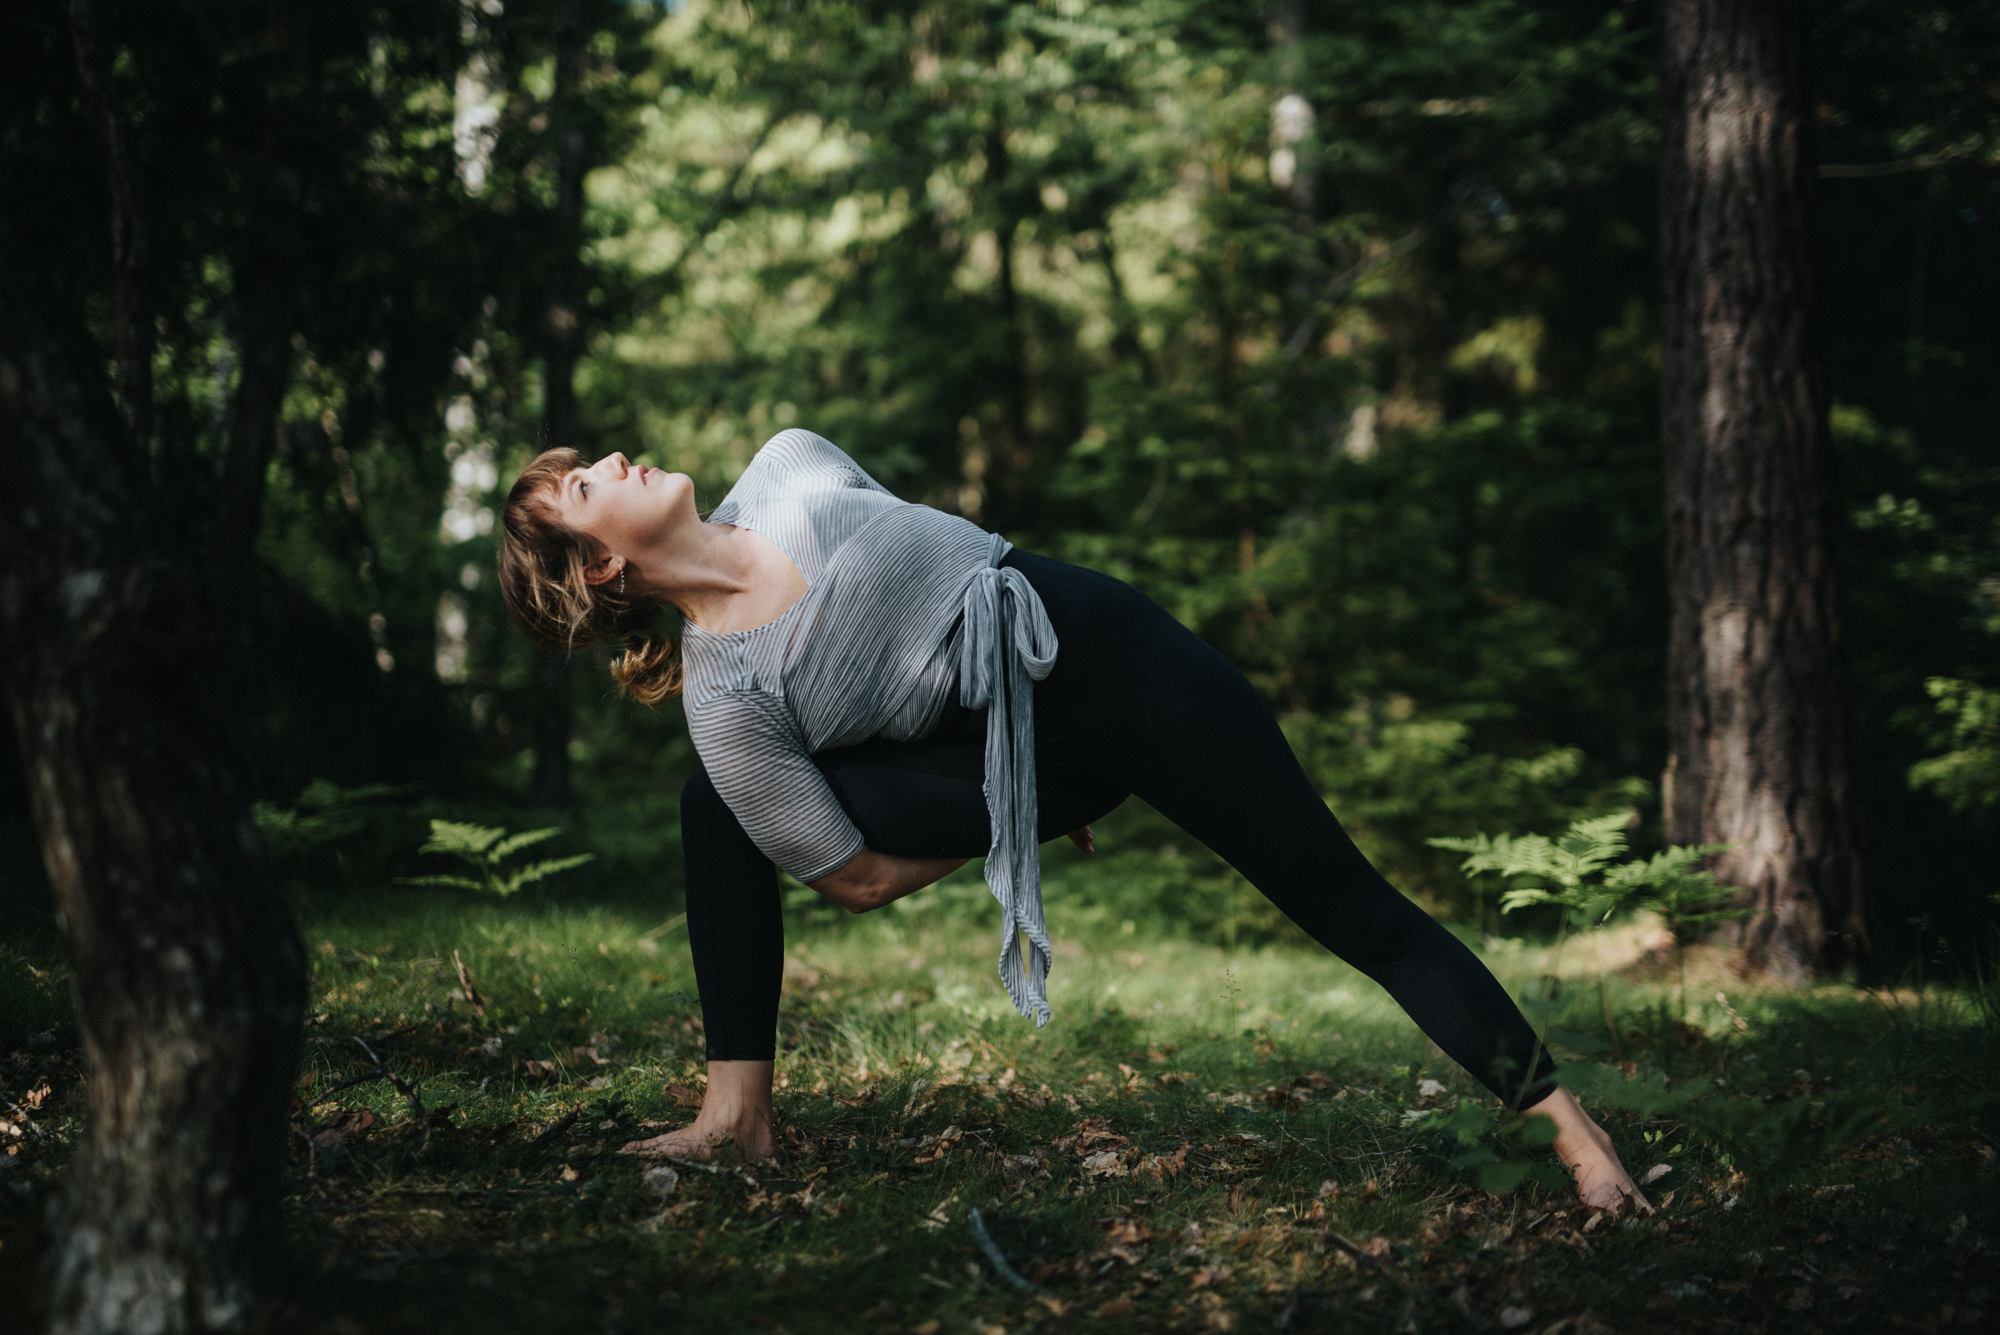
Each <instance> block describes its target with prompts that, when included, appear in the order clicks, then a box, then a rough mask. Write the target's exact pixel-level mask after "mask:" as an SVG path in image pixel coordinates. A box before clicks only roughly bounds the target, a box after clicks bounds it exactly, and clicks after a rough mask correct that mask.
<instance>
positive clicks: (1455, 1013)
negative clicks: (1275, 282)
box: [1007, 553, 1552, 1106]
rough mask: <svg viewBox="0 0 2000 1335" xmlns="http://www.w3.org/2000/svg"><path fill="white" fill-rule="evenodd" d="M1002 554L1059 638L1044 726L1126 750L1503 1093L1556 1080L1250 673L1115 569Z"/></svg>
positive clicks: (1255, 878)
mask: <svg viewBox="0 0 2000 1335" xmlns="http://www.w3.org/2000/svg"><path fill="white" fill-rule="evenodd" d="M1007 559H1008V561H1009V562H1010V563H1014V564H1017V565H1018V566H1019V568H1020V570H1021V571H1022V573H1023V574H1025V575H1027V577H1028V579H1029V582H1030V583H1032V584H1034V586H1035V589H1036V591H1037V592H1038V593H1040V594H1041V596H1042V601H1043V604H1044V606H1046V607H1047V608H1048V610H1049V616H1050V619H1051V620H1052V621H1053V622H1054V623H1055V628H1056V637H1057V640H1058V642H1059V643H1060V645H1061V648H1060V649H1059V651H1058V656H1057V667H1056V671H1055V673H1052V674H1051V675H1050V678H1049V680H1048V681H1047V682H1045V683H1043V684H1044V686H1046V687H1048V688H1049V689H1048V690H1047V691H1044V692H1037V694H1036V697H1035V708H1036V716H1037V717H1036V721H1037V725H1038V727H1037V731H1038V733H1039V732H1040V731H1041V729H1040V726H1039V725H1040V724H1041V722H1042V716H1043V715H1044V714H1047V715H1049V716H1050V723H1051V727H1052V728H1055V729H1058V730H1061V729H1067V730H1068V732H1069V734H1070V735H1069V736H1068V738H1067V744H1066V746H1065V748H1064V749H1065V750H1068V751H1073V752H1080V753H1082V758H1081V759H1079V760H1078V761H1077V762H1076V763H1089V760H1088V757H1089V755H1090V754H1091V753H1092V752H1096V753H1098V754H1102V753H1104V752H1106V751H1115V752H1116V753H1117V761H1116V763H1117V765H1118V766H1119V767H1120V768H1122V769H1123V771H1124V773H1125V774H1126V776H1127V777H1128V778H1129V781H1130V783H1131V785H1132V791H1133V792H1135V793H1137V794H1138V795H1139V796H1140V797H1143V798H1145V799H1146V800H1147V801H1148V802H1150V803H1152V804H1153V806H1154V807H1156V808H1158V809H1159V811H1160V813H1161V814H1162V815H1164V816H1166V817H1167V818H1168V819H1169V820H1172V821H1173V822H1174V823H1175V824H1177V825H1179V826H1180V827H1181V828H1182V829H1184V830H1186V831H1187V832H1188V833H1189V834H1191V835H1193V836H1194V837H1195V838H1197V839H1199V840H1201V841H1202V842H1203V843H1204V844H1207V845H1208V846H1209V847H1210V848H1211V849H1213V850H1215V852H1216V853H1217V854H1219V855H1220V856H1221V857H1223V858H1224V859H1225V860H1227V861H1228V862H1229V864H1230V865H1231V866H1233V867H1235V868H1236V869H1237V870H1238V871H1240V872H1242V873H1243V875H1244V876H1245V877H1246V878H1247V879H1248V880H1249V881H1250V883H1251V884H1252V885H1255V886H1256V887H1257V888H1258V889H1259V890H1261V891H1263V892H1264V894H1265V895H1267V896H1269V897H1270V899H1271V900H1272V902H1274V903H1275V904H1277V906H1278V907H1279V908H1280V909H1282V910H1283V911H1284V913H1285V915H1286V916H1287V917H1289V918H1290V919H1291V920H1292V921H1293V922H1295V923H1297V924H1298V925H1299V926H1300V927H1302V928H1304V929H1305V931H1306V932H1307V934H1308V935H1310V936H1311V937H1312V938H1313V939H1314V940H1316V941H1318V942H1319V943H1320V944H1321V945H1323V946H1325V947H1326V948H1327V949H1329V950H1331V951H1333V952H1334V953H1335V954H1336V955H1339V956H1340V957H1341V958H1342V959H1344V960H1346V961H1347V962H1348V963H1350V964H1352V965H1354V966H1355V967H1356V968H1358V969H1360V970H1361V971H1362V972H1363V973H1366V974H1367V975H1368V976H1369V977H1371V978H1373V979H1375V980H1376V981H1377V982H1379V983H1381V984H1382V985H1383V986H1384V987H1385V988H1387V989H1388V990H1389V993H1390V995H1391V996H1393V997H1395V998H1396V1001H1397V1002H1398V1004H1400V1005H1401V1006H1402V1007H1403V1009H1404V1010H1406V1011H1408V1012H1409V1013H1410V1016H1411V1018H1412V1019H1414V1020H1416V1022H1417V1024H1418V1026H1419V1027H1420V1028H1422V1029H1423V1031H1424V1032H1425V1033H1427V1034H1429V1035H1430V1036H1431V1038H1432V1039H1433V1040H1434V1041H1435V1042H1436V1043H1437V1045H1438V1046H1439V1047H1441V1048H1443V1049H1444V1050H1445V1051H1446V1052H1447V1053H1448V1054H1450V1055H1451V1057H1452V1058H1453V1060H1455V1061H1457V1062H1458V1063H1459V1064H1460V1065H1461V1066H1463V1067H1465V1069H1466V1070H1467V1071H1469V1072H1471V1073H1472V1075H1473V1076H1474V1077H1475V1078H1477V1079H1479V1080H1481V1081H1483V1082H1485V1083H1486V1085H1487V1086H1488V1088H1490V1089H1492V1090H1493V1092H1494V1093H1495V1094H1497V1095H1499V1096H1500V1097H1501V1098H1502V1099H1503V1100H1506V1101H1508V1102H1510V1103H1513V1104H1515V1106H1526V1105H1527V1104H1530V1103H1533V1102H1535V1101H1536V1100H1538V1099H1540V1098H1542V1097H1545V1096H1546V1095H1547V1094H1548V1092H1549V1090H1550V1089H1551V1088H1552V1086H1551V1085H1549V1084H1548V1083H1547V1081H1546V1075H1547V1070H1548V1062H1547V1059H1546V1056H1545V1055H1543V1054H1540V1053H1539V1045H1538V1044H1537V1042H1536V1040H1535V1035H1534V1031H1533V1030H1532V1029H1530V1028H1529V1027H1528V1023H1527V1020H1526V1019H1525V1018H1524V1017H1523V1016H1522V1014H1521V1012H1520V1008H1519V1007H1517V1006H1516V1005H1515V1004H1514V1001H1513V999H1512V998H1511V997H1509V996H1508V995H1507V993H1506V991H1505V989H1503V988H1502V987H1501V986H1500V984H1499V982H1498V980H1496V979H1495V978H1494V977H1493V975H1492V973H1491V972H1489V971H1488V970H1487V968H1486V966H1485V965H1484V964H1482V963H1480V961H1479V958H1478V956H1476V955H1474V954H1473V953H1472V952H1471V951H1470V950H1468V949H1467V948H1466V947H1465V945H1464V944H1463V943H1462V942H1460V941H1459V940H1458V938H1456V937H1454V936H1453V935H1452V934H1451V933H1450V932H1447V931H1446V930H1445V929H1444V928H1443V927H1442V926H1440V925H1439V924H1438V923H1437V922H1436V921H1435V920H1433V919H1432V918H1431V917H1430V916H1429V915H1428V914H1426V913H1424V911H1423V910H1422V909H1419V908H1418V907H1417V906H1416V905H1415V904H1412V903H1411V902H1410V901H1409V900H1407V899H1405V898H1404V897H1403V896H1402V895H1401V894H1399V893H1397V891H1396V890H1395V888H1394V887H1393V886H1391V885H1390V884H1389V883H1388V882H1387V881H1386V880H1384V879H1383V878H1382V876H1381V874H1380V873H1378V872H1377V871H1376V870H1375V869H1374V868H1373V867H1372V866H1370V865H1369V863H1368V860H1367V859H1366V858H1364V857H1363V856H1362V855H1361V851H1360V850H1359V849H1358V848H1356V847H1355V846H1354V841H1353V840H1351V839H1349V838H1348V836H1347V832H1346V831H1345V830H1343V829H1341V827H1340V822H1339V821H1338V820H1336V819H1334V816H1333V813H1332V812H1330V811H1328V810H1327V808H1326V803H1325V802H1324V801H1322V800H1321V798H1320V796H1319V794H1318V793H1317V792H1315V791H1314V790H1313V786H1312V784H1311V782H1310V781H1309V780H1308V779H1307V778H1306V776H1305V772H1304V771H1303V770H1301V769H1300V768H1299V763H1298V760H1297V758H1296V757H1295V756H1293V754H1292V749H1291V746H1290V744H1288V743H1287V742H1286V741H1285V737H1284V734H1283V733H1281V732H1280V731H1279V730H1278V725H1277V723H1276V721H1275V720H1274V719H1273V718H1272V717H1271V712H1270V710H1269V709H1268V708H1266V707H1265V705H1264V702H1263V700H1262V699H1261V698H1260V697H1259V696H1258V695H1257V693H1256V691H1255V690H1254V689H1253V688H1252V687H1251V685H1250V683H1249V682H1247V681H1245V680H1244V678H1243V674H1242V673H1240V672H1238V671H1237V670H1236V669H1235V668H1234V667H1233V666H1231V664H1230V663H1229V661H1228V660H1227V659H1225V658H1223V656H1222V655H1221V654H1219V653H1217V652H1216V651H1215V650H1214V649H1212V648H1210V647H1209V646H1208V645H1207V644H1204V643H1203V642H1202V641H1201V640H1200V639H1199V638H1197V637H1196V636H1195V635H1194V634H1192V633H1191V632H1189V631H1188V630H1187V629H1186V628H1185V627H1183V626H1182V625H1181V624H1180V623H1179V622H1177V621H1175V620H1174V619H1173V618H1172V617H1171V616H1169V615H1168V614H1167V613H1166V611H1165V610H1164V609H1162V608H1161V607H1160V606H1159V605H1158V604H1156V603H1154V602H1152V601H1151V600H1150V599H1148V598H1146V597H1145V596H1144V595H1142V594H1140V593H1139V592H1138V591H1136V590H1134V589H1131V588H1129V587H1128V586H1126V585H1123V584H1121V583H1119V582H1118V581H1116V580H1113V579H1110V578H1108V577H1107V576H1103V575H1099V574H1096V573H1095V572H1093V571H1088V570H1083V569H1080V568H1078V567H1075V566H1066V565H1063V564H1061V563H1060V562H1056V561H1050V560H1048V559H1047V558H1044V557H1036V556H1030V555H1026V554H1023V553H1015V554H1012V555H1010V556H1009V557H1008V558H1007ZM1066 671H1067V673H1068V674H1069V675H1068V676H1065V675H1064V674H1065V672H1066ZM1041 746H1042V741H1041V740H1040V739H1039V738H1038V740H1037V747H1038V757H1037V758H1038V761H1039V760H1040V759H1041V757H1040V755H1039V748H1040V747H1041ZM1061 759H1062V757H1058V756H1050V757H1049V758H1048V760H1049V762H1050V763H1051V764H1057V763H1060V761H1061ZM1538 1056H1540V1057H1541V1060H1540V1062H1539V1064H1538V1069H1537V1071H1536V1073H1535V1075H1534V1077H1533V1078H1528V1076H1529V1066H1530V1063H1534V1062H1536V1061H1537V1057H1538Z"/></svg>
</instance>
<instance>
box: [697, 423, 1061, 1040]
mask: <svg viewBox="0 0 2000 1335" xmlns="http://www.w3.org/2000/svg"><path fill="white" fill-rule="evenodd" d="M709 522H710V523H713V524H733V525H736V526H738V527H741V528H748V529H751V530H754V531H755V532H757V533H760V534H762V535H763V536H764V537H766V538H769V539H770V540H771V541H772V542H774V543H776V544H777V545H778V547H779V548H780V549H782V550H783V551H784V553H785V554H786V555H787V556H789V557H791V558H792V561H793V563H794V564H796V565H797V566H798V568H799V573H800V574H802V575H803V576H805V579H806V586H807V587H806V593H805V596H804V597H802V598H800V599H799V601H798V602H797V603H795V604H793V605H792V607H791V608H790V610H788V611H787V612H786V613H785V614H784V615H783V616H781V617H779V618H778V619H777V620H776V621H773V622H771V623H769V624H768V625H764V626H759V627H758V628H756V629H755V630H746V631H732V632H729V633H726V634H714V633H711V632H709V631H705V630H703V629H701V627H699V626H697V625H695V624H694V623H693V622H684V623H683V635H682V648H681V652H682V657H683V661H684V673H685V678H684V680H685V683H686V684H685V690H684V700H685V702H686V706H687V718H688V731H689V733H690V734H691V735H692V736H693V739H694V745H695V750H696V751H697V752H699V753H700V755H701V759H702V763H703V764H704V765H705V766H707V768H708V774H709V778H710V779H711V780H712V781H713V782H714V784H715V788H716V791H717V792H718V793H720V794H721V796H722V800H723V801H724V802H726V803H728V804H729V809H730V811H731V812H733V813H734V814H735V816H736V818H737V819H738V820H740V821H742V822H743V828H744V831H745V832H746V833H748V834H749V836H750V838H751V839H752V841H754V842H755V843H756V845H757V847H758V848H759V849H761V850H762V851H763V852H764V854H765V855H766V856H768V857H769V858H770V859H771V860H772V861H773V862H775V863H777V864H778V866H780V867H782V868H784V869H785V870H786V871H788V872H790V873H791V874H792V875H793V876H796V877H797V878H798V879H799V880H801V881H812V880H816V879H818V878H819V877H821V876H824V875H826V874H827V873H828V872H831V871H834V870H836V869H838V868H840V867H842V866H844V865H845V864H846V863H847V862H848V860H849V859H851V858H852V857H853V856H854V855H855V854H856V853H858V852H860V851H861V847H862V836H861V831H860V830H859V829H857V828H856V827H855V825H854V822H853V821H851V820H850V819H848V817H847V813H846V812H844V811H843V810H841V807H840V803H839V801H838V800H837V799H836V798H835V797H834V795H833V790H832V789H831V788H830V787H829V786H828V785H827V782H826V778H825V776H824V775H822V774H821V773H820V772H819V770H818V768H817V767H815V766H814V765H813V763H812V757H813V755H814V754H815V753H817V752H820V751H824V750H828V749H830V748H832V747H838V746H852V745H854V744H856V743H858V742H863V741H866V740H868V739H869V738H871V737H887V738H890V739H892V740H896V741H908V740H911V739H914V738H919V737H923V736H924V735H926V734H927V733H928V732H930V730H931V729H932V728H933V727H935V726H936V725H937V721H938V718H939V716H940V715H941V714H942V713H943V710H944V706H945V704H946V702H947V700H948V699H949V695H948V692H950V691H951V690H952V689H953V687H954V686H955V687H956V688H957V689H958V692H959V699H960V701H961V702H962V703H963V704H964V705H965V706H966V707H967V708H969V709H985V710H986V711H987V726H986V783H985V791H986V805H987V810H988V812H989V813H990V815H991V817H992V821H993V845H992V848H991V849H990V850H989V851H988V853H987V858H986V882H987V885H988V886H989V887H990V888H991V889H992V891H993V897H994V898H995V899H997V900H999V901H1000V908H1001V914H1002V924H1001V932H1002V936H1001V951H1000V977H1001V981H1002V982H1004V983H1005V984H1006V986H1007V992H1008V995H1009V996H1011V997H1012V998H1013V1000H1014V1005H1015V1008H1016V1009H1018V1010H1019V1011H1020V1012H1021V1014H1022V1015H1025V1016H1032V1017H1033V1018H1034V1019H1035V1021H1036V1022H1037V1024H1046V1023H1047V1022H1048V1017H1049V1005H1048V996H1047V987H1046V979H1047V976H1048V969H1049V939H1048V930H1047V928H1046V926H1045V925H1044V924H1043V921H1042V893H1041V872H1040V859H1039V854H1038V850H1037V848H1036V844H1035V815H1036V812H1035V743H1034V737H1035V733H1034V691H1033V687H1032V685H1031V682H1034V681H1040V680H1041V679H1042V678H1044V677H1046V676H1048V674H1049V670H1050V669H1051V668H1053V667H1054V666H1055V656H1056V637H1055V630H1054V628H1053V627H1052V626H1051V625H1050V624H1049V619H1048V614H1047V612H1046V611H1045V610H1044V609H1043V607H1042V601H1041V599H1040V598H1039V597H1038V596H1037V595H1036V593H1035V591H1034V589H1033V587H1031V586H1030V585H1029V584H1028V581H1027V580H1026V579H1025V578H1023V577H1022V575H1021V573H1020V572H1019V571H1018V570H1002V569H1000V568H999V561H1000V559H1001V558H1002V557H1003V556H1005V555H1006V554H1007V552H1008V551H1009V550H1010V547H1011V545H1010V544H1009V543H1008V542H1007V541H1006V540H1005V539H1004V538H1000V537H997V536H995V535H993V534H990V533H987V532H985V531H984V530H982V529H980V528H979V527H978V526H976V525H974V524H973V523H971V522H970V521H968V520H965V519H961V518H959V517H958V516H956V515H948V514H945V513H943V512H942V511H939V510H933V509H930V508H929V507H928V506H922V505H913V504H911V503H909V502H907V501H902V500H899V499H897V498H896V496H894V495H893V494H892V493H891V492H890V491H889V490H888V488H886V487H884V486H883V485H882V484H881V483H879V482H877V481H875V480H874V479H873V478H871V477H869V476H868V475H867V474H866V473H864V472H862V471H861V468H860V466H859V465H857V464H856V463H855V462H854V461H853V460H852V459H850V458H848V457H847V455H846V454H844V453H843V452H842V451H841V450H840V449H839V448H838V447H837V446H835V445H834V444H833V442H831V441H829V440H826V439H823V438H822V437H820V436H816V435H814V434H813V433H812V432H810V431H786V432H782V433H780V434H779V435H776V436H773V437H772V438H771V439H770V440H769V441H768V442H766V443H765V445H764V448H763V449H761V450H759V451H758V452H757V456H756V457H755V458H754V459H752V460H751V461H750V467H749V468H747V469H746V470H744V473H743V476H742V478H741V479H740V480H739V481H738V482H737V484H736V485H735V487H733V488H731V489H730V492H729V495H728V496H726V497H725V498H724V499H723V502H722V504H721V505H719V506H717V507H716V508H715V510H714V512H713V513H711V514H710V515H709ZM1023 936H1025V937H1026V938H1027V940H1028V947H1027V949H1026V950H1025V951H1024V950H1023V949H1022V945H1021V938H1022V937H1023Z"/></svg>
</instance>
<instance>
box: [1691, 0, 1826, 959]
mask: <svg viewBox="0 0 2000 1335" xmlns="http://www.w3.org/2000/svg"><path fill="white" fill-rule="evenodd" d="M1805 41H1806V31H1805V24H1804V21H1803V12H1802V10H1801V7H1800V6H1799V5H1798V4H1796V3H1795V2H1794V0H1668V3H1667V4H1666V5H1665V6H1664V7H1663V12H1662V91H1663V97H1664V107H1663V139H1664V144H1663V152H1662V158H1661V173H1660V216H1661V233H1660V237H1661V261H1662V266H1663V270H1664V275H1665V305H1664V314H1663V325H1664V329H1663V347H1662V360H1661V387H1662V400H1663V403H1662V407H1663V443H1664V447H1665V464H1666V475H1667V476H1666V481H1667V487H1666V491H1667V519H1668V557H1667V559H1668V580H1669V584H1670V590H1671V598H1672V605H1673V617H1672V626H1671V630H1670V634H1671V645H1670V649H1669V669H1668V670H1669V673H1670V679H1669V689H1668V699H1669V704H1668V708H1669V713H1670V718H1669V728H1670V736H1671V742H1672V754H1671V757H1670V759H1669V763H1668V769H1667V782H1666V785H1665V787H1666V792H1665V793H1664V795H1663V796H1664V800H1665V805H1666V817H1667V835H1668V838H1669V839H1670V840H1671V841H1673V842H1675V843H1689V844H1692V843H1704V844H1726V845H1729V848H1728V849H1727V851H1725V852H1723V853H1721V854H1720V855H1718V857H1717V859H1716V871H1717V873H1718V875H1719V876H1720V877H1721V878H1722V879H1723V880H1724V881H1725V882H1727V883H1729V884H1733V885H1735V886H1738V887H1740V889H1741V891H1742V894H1743V899H1744V902H1745V904H1746V905H1747V906H1749V907H1751V908H1754V909H1755V910H1756V913H1755V916H1753V917H1751V918H1749V919H1747V920H1745V922H1744V923H1742V924H1741V925H1740V927H1739V928H1738V929H1737V942H1738V945H1739V946H1740V950H1741V956H1740V964H1741V966H1742V967H1743V968H1744V969H1745V970H1746V971H1748V972H1753V973H1759V974H1764V975H1768V976H1772V977H1776V978H1779V979H1784V980H1794V981H1795V980H1801V979H1804V978H1806V977H1809V976H1810V975H1811V974H1812V973H1813V972H1814V971H1816V970H1818V969H1821V968H1824V967H1826V966H1827V965H1829V964H1833V963H1836V962H1838V961H1839V960H1840V959H1841V958H1843V957H1845V956H1850V955H1852V954H1853V953H1855V952H1857V951H1858V950H1860V949H1861V948H1862V947H1863V946H1864V945H1865V944H1866V926H1865V921H1864V918H1863V913H1862V885H1861V868H1860V863H1859V860H1858V857H1857V854H1856V843H1857V839H1856V833H1855V822H1854V818H1853V813H1852V810H1851V804H1850V799H1849V794H1848V779H1847V765H1848V755H1847V731H1848V730H1847V699H1846V694H1847V693H1846V682H1845V677H1844V672H1843V667H1842V651H1841V637H1840V617H1839V610H1838V602H1839V598H1838V589H1837V587H1836V574H1835V567H1834V550H1833V548H1834V541H1835V534H1836V532H1837V512H1836V501H1835V490H1834V485H1833V457H1832V449H1831V444H1830V439H1829V434H1828V429H1827V411H1826V394H1825V387H1824V383H1823V380H1822V373H1821V369H1820V361H1819V353H1818V349H1817V347H1816V345H1815V341H1814V328H1813V325H1814V318H1815V306H1816V301H1817V297H1816V293H1815V286H1814V274H1813V265H1812V257H1811V247H1812V229H1813V176H1812V173H1813V167H1814V164H1813V161H1812V151H1811V128H1812V127H1811V105H1810V102H1809V99H1808V97H1807V93H1806V81H1805Z"/></svg>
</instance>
